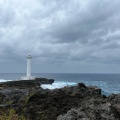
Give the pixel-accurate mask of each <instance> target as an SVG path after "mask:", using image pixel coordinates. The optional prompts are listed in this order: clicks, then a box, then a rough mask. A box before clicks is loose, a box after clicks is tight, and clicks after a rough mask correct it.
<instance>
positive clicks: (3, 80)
mask: <svg viewBox="0 0 120 120" xmlns="http://www.w3.org/2000/svg"><path fill="white" fill-rule="evenodd" d="M7 81H12V80H5V79H0V82H7Z"/></svg>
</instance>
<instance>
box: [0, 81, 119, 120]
mask: <svg viewBox="0 0 120 120" xmlns="http://www.w3.org/2000/svg"><path fill="white" fill-rule="evenodd" d="M22 82H23V81H22ZM30 82H31V81H30ZM8 83H9V82H8ZM8 83H5V84H4V83H1V84H2V86H1V92H0V103H1V105H0V108H1V109H0V120H2V119H1V118H3V117H4V115H5V114H6V115H8V116H10V115H11V114H9V112H10V111H9V110H10V109H12V110H14V111H15V112H14V113H15V115H17V116H18V117H17V119H15V120H22V119H20V116H23V117H24V120H120V95H119V94H116V95H115V94H112V95H110V96H108V97H107V96H105V95H102V94H101V89H99V88H98V87H96V86H86V85H85V84H83V83H79V84H78V85H77V86H71V87H68V86H66V87H64V88H61V89H54V90H49V89H46V90H44V89H42V88H41V87H38V84H36V83H35V85H33V86H30V84H31V83H30V84H29V82H28V83H26V82H25V86H26V88H23V87H19V85H17V86H15V84H13V86H11V85H12V82H10V84H11V85H10V84H8ZM13 83H14V82H13ZM39 83H40V82H39ZM43 83H44V82H43ZM3 84H4V85H3ZM27 84H28V87H27ZM40 84H42V83H40ZM50 84H51V82H50ZM22 86H24V85H22ZM3 88H4V90H3V91H2V89H3ZM10 90H11V92H10ZM3 111H4V113H3ZM10 113H11V112H10ZM15 115H14V114H13V115H12V116H10V117H11V118H12V117H14V116H15Z"/></svg>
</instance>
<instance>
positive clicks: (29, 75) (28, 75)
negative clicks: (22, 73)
mask: <svg viewBox="0 0 120 120" xmlns="http://www.w3.org/2000/svg"><path fill="white" fill-rule="evenodd" d="M31 59H32V56H31V55H30V54H29V55H28V56H27V75H26V76H27V78H28V79H31Z"/></svg>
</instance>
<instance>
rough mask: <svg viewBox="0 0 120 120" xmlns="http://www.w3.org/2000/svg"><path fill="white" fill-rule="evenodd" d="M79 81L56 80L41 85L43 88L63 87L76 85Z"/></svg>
mask: <svg viewBox="0 0 120 120" xmlns="http://www.w3.org/2000/svg"><path fill="white" fill-rule="evenodd" d="M76 84H77V83H75V82H64V81H55V82H54V83H53V84H51V85H50V84H42V85H41V87H42V88H43V89H51V90H52V89H56V88H62V87H65V86H74V85H76Z"/></svg>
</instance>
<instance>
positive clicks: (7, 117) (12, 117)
mask: <svg viewBox="0 0 120 120" xmlns="http://www.w3.org/2000/svg"><path fill="white" fill-rule="evenodd" d="M0 120H26V118H25V117H24V116H22V115H21V116H18V115H17V114H16V112H15V110H14V109H9V110H8V114H5V113H4V114H3V115H0Z"/></svg>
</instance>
